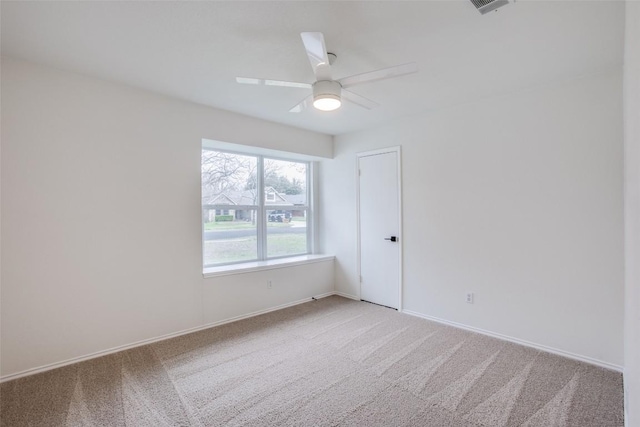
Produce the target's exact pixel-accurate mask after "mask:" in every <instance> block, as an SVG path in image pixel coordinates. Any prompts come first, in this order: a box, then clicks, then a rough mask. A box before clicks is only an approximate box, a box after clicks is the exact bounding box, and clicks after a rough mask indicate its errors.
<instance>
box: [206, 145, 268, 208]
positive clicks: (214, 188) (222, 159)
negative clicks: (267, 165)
mask: <svg viewBox="0 0 640 427" xmlns="http://www.w3.org/2000/svg"><path fill="white" fill-rule="evenodd" d="M257 169H258V158H257V157H254V156H244V155H241V154H232V153H224V152H220V151H213V150H202V204H203V205H245V206H247V205H249V206H252V205H256V204H257V203H258V200H257V199H258V198H257V194H258V193H257V189H256V187H257V182H256V173H257V172H256V171H257Z"/></svg>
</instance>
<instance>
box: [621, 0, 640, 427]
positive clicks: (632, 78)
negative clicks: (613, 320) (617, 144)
mask: <svg viewBox="0 0 640 427" xmlns="http://www.w3.org/2000/svg"><path fill="white" fill-rule="evenodd" d="M625 29H626V37H625V70H624V101H625V104H624V118H625V139H624V140H625V285H626V286H625V291H626V292H625V303H626V305H625V354H624V361H625V368H624V383H625V384H624V385H625V412H626V417H625V421H626V423H627V424H626V425H627V426H629V427H632V426H640V3H638V2H636V1H627V3H626V28H625Z"/></svg>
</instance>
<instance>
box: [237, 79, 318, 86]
mask: <svg viewBox="0 0 640 427" xmlns="http://www.w3.org/2000/svg"><path fill="white" fill-rule="evenodd" d="M236 82H238V83H241V84H246V85H259V86H284V87H299V88H303V89H311V85H310V84H309V83H297V82H285V81H282V80H267V79H254V78H250V77H236Z"/></svg>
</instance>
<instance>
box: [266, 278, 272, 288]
mask: <svg viewBox="0 0 640 427" xmlns="http://www.w3.org/2000/svg"><path fill="white" fill-rule="evenodd" d="M272 287H273V284H272V283H271V280H267V289H271V288H272Z"/></svg>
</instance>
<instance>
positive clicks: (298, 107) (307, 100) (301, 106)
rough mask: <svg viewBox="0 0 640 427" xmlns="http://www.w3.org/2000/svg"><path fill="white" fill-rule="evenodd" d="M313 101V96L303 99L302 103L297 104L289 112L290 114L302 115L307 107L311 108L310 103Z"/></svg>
mask: <svg viewBox="0 0 640 427" xmlns="http://www.w3.org/2000/svg"><path fill="white" fill-rule="evenodd" d="M312 99H313V95H309V96H307V97H306V98H305V99H303V100H302V101H300V102H299V103H297V104H296V105H295V107H293V108H292V109H290V110H289V112H290V113H300V112H302V111H304V110H306V109H307V107H308V106H309V103H310V102H311V100H312Z"/></svg>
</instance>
